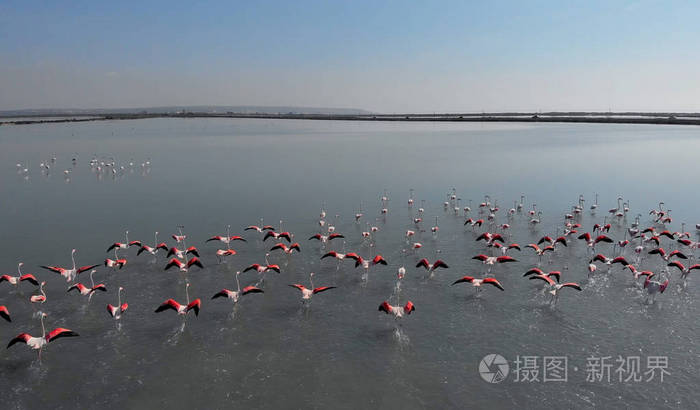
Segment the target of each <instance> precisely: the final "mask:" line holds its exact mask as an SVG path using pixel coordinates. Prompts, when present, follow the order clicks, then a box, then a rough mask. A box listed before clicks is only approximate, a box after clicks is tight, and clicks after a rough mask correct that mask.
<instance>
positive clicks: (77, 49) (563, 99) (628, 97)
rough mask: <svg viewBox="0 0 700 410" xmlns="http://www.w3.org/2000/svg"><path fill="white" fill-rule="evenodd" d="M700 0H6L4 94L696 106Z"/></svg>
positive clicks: (32, 101)
mask: <svg viewBox="0 0 700 410" xmlns="http://www.w3.org/2000/svg"><path fill="white" fill-rule="evenodd" d="M699 19H700V5H698V4H694V3H691V2H680V1H678V2H659V1H651V0H649V1H625V2H605V1H592V2H582V3H579V4H565V5H562V4H560V3H559V2H555V1H538V2H534V3H532V2H528V3H521V2H515V1H504V2H500V3H498V4H482V3H477V2H475V3H472V4H467V3H463V2H446V3H440V5H439V6H438V5H434V4H426V3H421V4H411V5H410V6H409V5H406V4H405V3H401V2H395V1H387V2H381V3H375V2H368V1H360V2H352V3H327V2H321V1H318V2H313V1H302V2H295V3H287V2H281V1H266V2H263V3H261V4H248V3H245V2H224V1H213V2H208V3H207V4H205V5H199V4H197V5H194V4H189V3H187V4H184V3H183V4H173V3H171V2H164V1H153V2H149V3H148V4H141V3H137V2H132V1H125V2H120V3H114V4H111V3H110V4H93V3H90V2H75V1H70V2H64V3H60V4H58V3H57V4H52V3H47V4H44V3H42V2H35V1H27V2H18V1H9V2H5V3H2V4H0V38H2V39H3V40H2V41H0V58H1V59H2V64H0V110H15V109H29V108H33V109H42V108H128V107H152V106H194V105H226V106H232V105H246V106H296V107H335V108H355V109H365V110H369V111H373V112H382V113H393V112H480V111H550V110H551V111H608V110H612V111H692V112H698V111H700V100H699V99H698V98H697V96H698V95H700V78H698V77H697V75H696V73H697V72H699V71H700V57H699V56H697V53H695V50H696V49H697V46H696V44H697V43H698V40H699V39H700V28H698V25H697V24H696V22H697V21H698V20H699Z"/></svg>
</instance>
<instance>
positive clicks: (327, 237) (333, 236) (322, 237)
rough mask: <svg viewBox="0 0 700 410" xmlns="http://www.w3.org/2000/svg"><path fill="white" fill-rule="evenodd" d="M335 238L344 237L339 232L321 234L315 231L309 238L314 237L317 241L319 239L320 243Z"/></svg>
mask: <svg viewBox="0 0 700 410" xmlns="http://www.w3.org/2000/svg"><path fill="white" fill-rule="evenodd" d="M337 238H345V236H343V235H341V234H339V233H332V234H330V235H327V236H326V235H321V234H320V233H317V234H316V235H312V236H311V237H310V238H309V240H312V239H315V240H317V241H321V242H322V243H326V242H329V241H332V240H333V239H337Z"/></svg>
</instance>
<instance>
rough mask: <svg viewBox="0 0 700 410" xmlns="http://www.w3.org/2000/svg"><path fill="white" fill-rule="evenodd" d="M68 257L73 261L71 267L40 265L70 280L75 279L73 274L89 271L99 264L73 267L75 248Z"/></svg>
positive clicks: (67, 280)
mask: <svg viewBox="0 0 700 410" xmlns="http://www.w3.org/2000/svg"><path fill="white" fill-rule="evenodd" d="M70 258H71V260H72V261H73V267H72V268H71V269H66V268H59V267H57V266H44V265H42V266H41V267H42V268H44V269H48V270H50V271H52V272H56V273H58V274H60V275H61V276H63V277H64V278H66V282H70V281H72V280H73V279H75V276H76V275H77V274H79V273H82V272H85V271H89V270H91V269H93V268H96V267H98V266H100V265H99V264H98V265H91V266H82V267H80V268H77V269H76V267H75V249H73V250H72V251H71V253H70Z"/></svg>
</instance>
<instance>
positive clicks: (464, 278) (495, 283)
mask: <svg viewBox="0 0 700 410" xmlns="http://www.w3.org/2000/svg"><path fill="white" fill-rule="evenodd" d="M464 282H469V283H471V284H472V286H473V287H474V288H475V290H476V292H477V293H478V292H480V291H481V285H483V284H488V285H492V286H495V287H497V288H498V289H500V290H505V289H503V286H501V283H500V282H499V281H497V280H496V279H494V278H484V279H475V278H474V277H472V276H462V278H460V279H457V280H456V281H454V283H452V286H454V285H456V284H458V283H464Z"/></svg>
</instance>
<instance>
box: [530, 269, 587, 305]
mask: <svg viewBox="0 0 700 410" xmlns="http://www.w3.org/2000/svg"><path fill="white" fill-rule="evenodd" d="M532 279H539V280H543V281H545V282H547V283H548V284H549V286H550V290H549V293H550V294H551V295H552V299H551V300H550V303H551V304H552V305H555V304H556V303H557V301H559V291H560V290H561V289H564V288H572V289H576V290H578V291H579V292H580V291H581V290H582V289H581V286H580V285H579V284H578V283H574V282H566V283H556V282H554V280H552V278H550V277H549V276H547V275H533V276H530V280H532Z"/></svg>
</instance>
